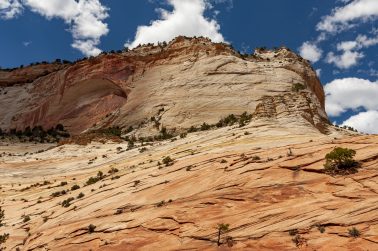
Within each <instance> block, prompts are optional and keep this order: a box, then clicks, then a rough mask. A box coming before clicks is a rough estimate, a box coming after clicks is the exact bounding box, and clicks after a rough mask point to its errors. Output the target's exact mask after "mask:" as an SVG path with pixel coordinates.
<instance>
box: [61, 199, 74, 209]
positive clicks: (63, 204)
mask: <svg viewBox="0 0 378 251" xmlns="http://www.w3.org/2000/svg"><path fill="white" fill-rule="evenodd" d="M73 200H75V198H74V197H70V198H68V199H66V200H64V201H63V202H62V207H69V206H71V201H73Z"/></svg>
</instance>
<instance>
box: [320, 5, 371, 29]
mask: <svg viewBox="0 0 378 251" xmlns="http://www.w3.org/2000/svg"><path fill="white" fill-rule="evenodd" d="M343 2H344V3H345V4H346V5H345V6H342V7H337V8H335V9H333V11H332V14H331V15H328V16H325V17H324V18H323V20H322V21H321V22H319V23H318V25H317V27H316V28H317V30H319V31H325V32H330V33H335V32H340V31H343V30H346V29H349V28H351V27H354V25H355V22H357V21H362V22H366V21H368V20H375V19H376V18H377V17H378V1H377V0H353V1H343Z"/></svg>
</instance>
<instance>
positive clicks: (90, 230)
mask: <svg viewBox="0 0 378 251" xmlns="http://www.w3.org/2000/svg"><path fill="white" fill-rule="evenodd" d="M95 229H96V226H95V225H93V224H89V226H88V233H90V234H91V233H93V232H94V231H95Z"/></svg>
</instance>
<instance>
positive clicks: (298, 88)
mask: <svg viewBox="0 0 378 251" xmlns="http://www.w3.org/2000/svg"><path fill="white" fill-rule="evenodd" d="M304 89H306V87H305V86H304V84H301V83H295V84H293V86H292V87H291V90H292V91H294V92H299V91H302V90H304Z"/></svg>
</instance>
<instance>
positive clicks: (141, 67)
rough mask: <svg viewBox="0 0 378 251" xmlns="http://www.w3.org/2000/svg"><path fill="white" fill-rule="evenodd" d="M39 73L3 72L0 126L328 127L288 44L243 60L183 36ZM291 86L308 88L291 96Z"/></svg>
mask: <svg viewBox="0 0 378 251" xmlns="http://www.w3.org/2000/svg"><path fill="white" fill-rule="evenodd" d="M35 67H36V66H33V67H29V68H24V69H22V70H16V71H14V72H13V73H12V74H9V73H7V74H5V73H3V72H1V74H0V85H1V86H3V87H1V91H0V92H1V94H0V95H1V96H0V128H3V129H11V128H17V129H23V128H25V127H27V126H30V127H33V126H35V125H42V126H44V127H45V128H49V127H51V126H54V125H56V124H58V123H62V124H64V125H65V127H66V128H67V129H68V130H69V131H70V132H71V134H78V133H81V132H83V131H85V130H87V129H89V128H100V127H109V126H121V127H124V128H126V127H127V128H128V127H129V126H133V127H134V128H139V129H140V130H139V133H140V134H148V135H151V134H156V132H157V131H158V130H159V128H156V126H155V122H153V121H151V118H152V117H153V118H154V120H155V121H158V122H159V124H160V128H161V127H162V126H164V127H167V128H168V129H172V130H178V131H180V130H185V129H187V128H189V127H191V126H197V125H200V124H202V123H203V122H206V123H209V124H213V123H216V122H217V121H218V120H219V119H221V118H222V117H225V116H227V115H229V114H231V113H233V114H241V113H243V112H244V111H247V112H248V113H251V114H254V119H265V120H269V121H270V123H278V124H280V123H291V122H293V123H296V124H298V125H301V126H304V127H306V126H311V127H316V128H318V129H319V130H320V131H321V132H325V131H326V130H327V124H328V118H327V115H326V113H325V111H324V92H323V89H322V86H321V84H320V82H319V80H318V78H317V77H316V74H315V72H314V71H313V69H312V68H311V66H310V65H309V64H308V62H307V61H305V60H303V59H302V58H300V57H299V56H297V55H296V54H294V53H293V52H291V51H290V50H288V49H286V48H280V49H277V50H274V51H270V50H257V51H256V53H255V54H254V55H250V56H244V55H240V54H239V53H237V52H236V51H234V50H233V49H232V48H231V47H230V46H228V45H226V44H216V43H212V42H211V41H209V40H208V39H204V38H192V39H190V38H185V37H178V38H176V39H174V40H173V41H171V42H170V43H168V44H161V45H158V46H153V45H146V46H140V47H138V48H135V49H134V50H132V51H128V52H122V53H113V54H107V55H100V56H98V57H96V58H90V59H88V60H83V61H80V62H77V63H75V64H72V65H56V64H54V65H50V66H48V67H52V69H51V70H49V72H48V74H45V76H39V75H38V74H37V73H35V72H37V71H36V70H35ZM46 67H47V66H46ZM46 67H45V68H46ZM20 71H22V72H20ZM50 72H51V73H50ZM4 74H5V75H4ZM29 75H30V77H27V78H28V81H26V80H25V82H30V81H29V80H33V81H32V82H30V83H24V84H22V85H15V84H14V83H19V82H20V81H22V78H20V76H29ZM12 83H13V84H12ZM295 84H301V85H303V87H304V88H303V89H301V90H298V91H293V90H292V87H293V85H295ZM5 86H6V87H5ZM5 93H6V94H5Z"/></svg>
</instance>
